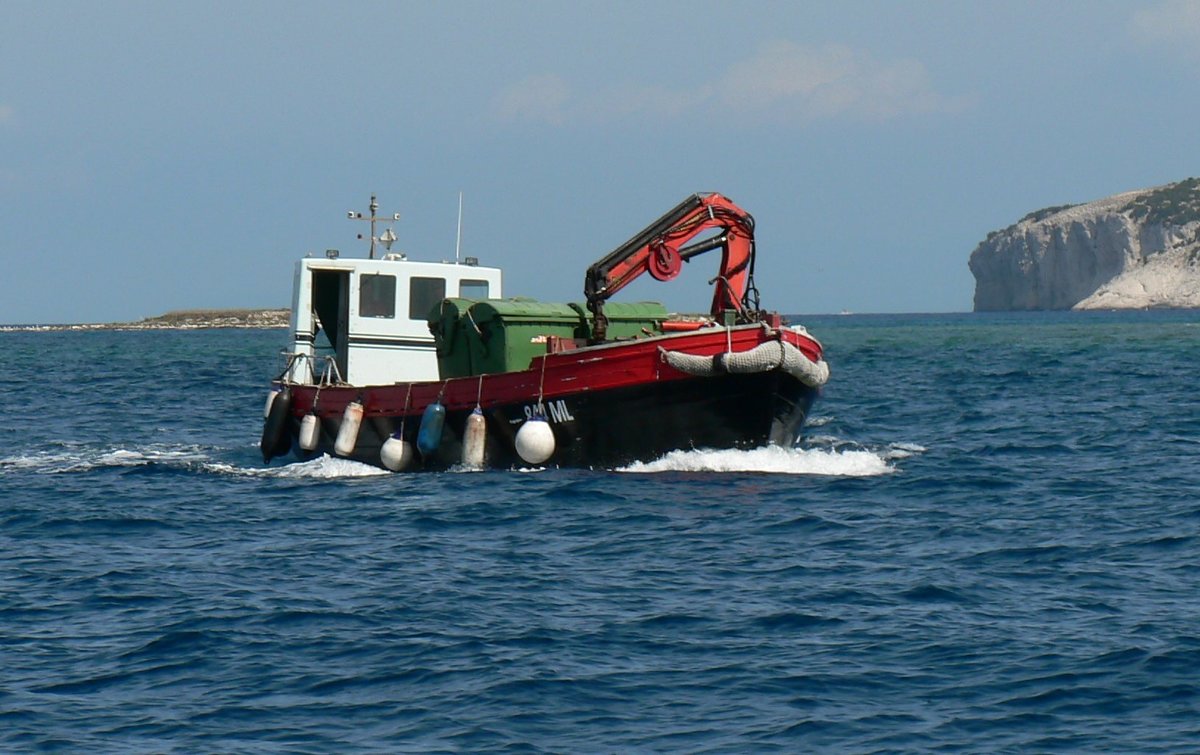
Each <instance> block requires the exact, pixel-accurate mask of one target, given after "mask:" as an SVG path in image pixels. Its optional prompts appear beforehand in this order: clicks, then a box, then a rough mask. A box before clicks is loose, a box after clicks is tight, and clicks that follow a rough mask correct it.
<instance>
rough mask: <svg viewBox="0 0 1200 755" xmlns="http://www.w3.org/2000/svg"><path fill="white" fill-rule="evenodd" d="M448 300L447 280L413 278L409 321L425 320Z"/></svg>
mask: <svg viewBox="0 0 1200 755" xmlns="http://www.w3.org/2000/svg"><path fill="white" fill-rule="evenodd" d="M445 298H446V279H445V278H413V279H412V280H411V281H410V282H409V287H408V319H410V320H424V319H425V318H426V317H427V316H428V315H429V310H431V309H433V306H434V305H435V304H438V303H440V302H441V301H442V299H445Z"/></svg>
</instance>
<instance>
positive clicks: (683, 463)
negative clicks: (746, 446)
mask: <svg viewBox="0 0 1200 755" xmlns="http://www.w3.org/2000/svg"><path fill="white" fill-rule="evenodd" d="M617 471H619V472H634V473H647V472H765V473H770V474H795V475H824V476H830V477H875V476H878V475H886V474H891V473H893V472H895V471H896V469H895V467H893V466H892V465H890V464H889V463H888V461H887V458H886V454H879V453H876V452H874V451H867V450H864V449H827V448H782V447H780V446H767V447H766V448H755V449H752V450H748V451H739V450H720V451H717V450H699V451H672V452H671V453H669V454H667V455H666V456H664V457H662V458H661V459H658V460H656V461H652V462H648V463H642V462H634V463H633V464H630V465H629V466H627V467H623V468H621V469H619V470H617Z"/></svg>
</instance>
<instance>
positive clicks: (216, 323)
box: [0, 309, 291, 331]
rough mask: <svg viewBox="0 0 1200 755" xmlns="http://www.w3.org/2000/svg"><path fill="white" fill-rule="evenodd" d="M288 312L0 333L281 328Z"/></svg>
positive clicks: (208, 313)
mask: <svg viewBox="0 0 1200 755" xmlns="http://www.w3.org/2000/svg"><path fill="white" fill-rule="evenodd" d="M290 317H291V310H290V309H181V310H177V311H174V312H168V313H166V314H165V315H159V316H157V317H148V318H146V319H144V320H138V321H136V322H108V323H82V324H77V325H0V331H29V330H38V331H40V330H199V329H201V328H285V327H287V325H288V320H289V318H290Z"/></svg>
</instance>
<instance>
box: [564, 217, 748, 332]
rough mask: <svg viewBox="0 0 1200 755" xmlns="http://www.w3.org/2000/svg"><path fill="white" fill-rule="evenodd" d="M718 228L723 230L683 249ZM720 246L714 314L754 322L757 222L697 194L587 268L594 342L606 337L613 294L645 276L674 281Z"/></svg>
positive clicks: (586, 281) (586, 292) (714, 280)
mask: <svg viewBox="0 0 1200 755" xmlns="http://www.w3.org/2000/svg"><path fill="white" fill-rule="evenodd" d="M713 228H718V229H720V231H721V232H720V233H719V234H717V235H716V236H714V237H712V238H710V239H705V240H703V241H700V242H698V243H695V244H692V245H691V246H687V247H684V246H683V244H685V243H687V242H688V241H689V240H690V239H692V238H695V237H696V235H698V234H700V233H702V232H704V231H706V230H709V229H713ZM717 248H719V249H721V271H720V272H719V273H718V274H717V277H715V278H713V279H712V280H711V281H709V282H710V283H715V284H716V288H715V289H714V290H713V300H712V310H711V312H712V315H713V317H719V316H720V315H721V313H722V312H724V311H725V310H734V311H736V312H737V313H738V319H739V320H742V321H745V320H749V319H751V318H752V317H753V316H754V314H755V313H752V312H750V311H749V309H750V302H749V301H748V300H747V298H748V294H750V292H751V291H753V289H754V218H753V217H752V216H751V215H750V213H748V212H746V211H745V210H743V209H742V208H740V207H738V206H737V205H736V204H734V203H733V202H732V201H730V200H729V199H728V198H727V197H723V196H721V195H720V194H715V193H712V194H693V195H692V196H690V197H688V198H687V199H685V200H683V201H682V202H680V203H679V204H678V205H677V206H676V207H675V208H674V209H672V210H671V211H670V212H668V213H667V214H665V215H663V216H662V217H661V218H659V219H658V220H656V221H654V222H653V223H651V224H650V225H649V226H647V227H646V228H645V229H643V230H642V231H641V232H640V233H638V234H637V235H636V236H634V237H633V238H631V239H630V240H629V241H626V242H625V243H624V244H622V245H621V246H619V247H617V248H616V249H614V250H613V251H611V252H609V253H608V254H607V255H606V256H605V257H603V258H602V259H600V260H598V261H597V262H596V263H595V264H593V265H592V266H591V267H589V268H588V270H587V276H586V278H585V279H584V284H583V292H584V294H585V295H586V296H587V300H588V309H590V310H591V311H592V314H593V315H594V317H595V319H594V322H595V324H594V326H593V328H592V340H593V341H603V340H604V338H605V335H606V331H607V328H608V320H607V319H606V318H605V317H604V302H606V301H607V300H608V299H609V298H611V297H612V295H613V294H615V293H617V292H618V291H620V290H621V289H622V288H624V287H625V286H627V285H629V284H630V283H632V282H633V281H634V279H636V278H637V277H638V276H640V275H641V274H642V273H647V272H648V273H650V275H651V276H652V277H654V278H655V279H656V280H660V281H669V280H671V279H672V278H674V277H675V276H677V275H679V270H680V268H681V267H682V265H683V263H684V262H687V261H688V260H690V259H691V258H692V257H695V256H696V255H698V254H703V253H704V252H707V251H710V250H712V249H717ZM754 306H755V307H757V302H755V303H754Z"/></svg>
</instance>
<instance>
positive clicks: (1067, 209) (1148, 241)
mask: <svg viewBox="0 0 1200 755" xmlns="http://www.w3.org/2000/svg"><path fill="white" fill-rule="evenodd" d="M969 265H970V268H971V272H972V273H973V274H974V275H975V311H977V312H980V311H1013V310H1062V309H1183V308H1195V307H1200V179H1198V178H1189V179H1186V180H1184V181H1178V182H1176V183H1173V184H1167V185H1165V186H1158V187H1155V188H1152V189H1140V190H1137V191H1129V192H1124V193H1122V194H1116V195H1114V196H1111V197H1105V198H1103V199H1098V200H1095V201H1093V202H1088V203H1085V204H1080V205H1058V206H1055V207H1047V208H1044V209H1042V210H1036V211H1034V212H1031V213H1029V214H1028V215H1026V216H1025V217H1023V218H1021V220H1019V221H1018V222H1016V223H1014V224H1013V225H1011V226H1009V227H1007V228H1005V229H1003V230H999V231H993V232H991V233H989V234H988V236H987V238H986V239H984V241H983V242H981V243H980V244H979V246H978V247H976V249H975V251H973V252H972V253H971V258H970V262H969Z"/></svg>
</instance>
